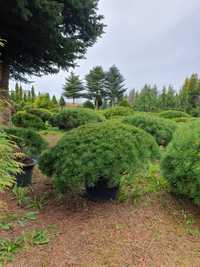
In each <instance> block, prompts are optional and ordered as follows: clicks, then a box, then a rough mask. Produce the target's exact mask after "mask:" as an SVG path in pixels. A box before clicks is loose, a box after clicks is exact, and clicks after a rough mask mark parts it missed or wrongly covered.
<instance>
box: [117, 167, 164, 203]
mask: <svg viewBox="0 0 200 267" xmlns="http://www.w3.org/2000/svg"><path fill="white" fill-rule="evenodd" d="M164 190H165V191H168V190H169V185H168V183H167V181H166V179H165V178H164V177H162V176H161V175H160V164H159V162H152V163H151V164H150V165H149V167H148V168H145V169H143V170H141V171H140V172H138V173H137V174H136V175H134V176H127V177H124V181H123V182H122V183H121V186H120V191H119V195H118V199H119V201H122V202H123V201H127V200H133V201H134V202H135V201H137V200H139V199H140V198H141V197H143V196H145V195H146V194H149V193H154V194H155V193H157V192H160V191H164Z"/></svg>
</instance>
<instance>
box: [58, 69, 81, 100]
mask: <svg viewBox="0 0 200 267" xmlns="http://www.w3.org/2000/svg"><path fill="white" fill-rule="evenodd" d="M63 90H64V93H63V96H64V97H66V98H71V99H72V100H73V104H74V103H75V100H76V99H78V98H81V97H82V96H83V91H84V86H83V83H82V81H81V80H80V77H79V76H78V75H75V74H74V73H73V72H71V74H70V76H69V77H68V78H66V81H65V84H64V86H63Z"/></svg>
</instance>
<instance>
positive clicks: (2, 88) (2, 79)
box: [0, 63, 9, 98]
mask: <svg viewBox="0 0 200 267" xmlns="http://www.w3.org/2000/svg"><path fill="white" fill-rule="evenodd" d="M8 88H9V66H8V65H7V64H4V63H0V98H8V97H9V92H8Z"/></svg>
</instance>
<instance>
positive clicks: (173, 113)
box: [159, 110, 190, 119]
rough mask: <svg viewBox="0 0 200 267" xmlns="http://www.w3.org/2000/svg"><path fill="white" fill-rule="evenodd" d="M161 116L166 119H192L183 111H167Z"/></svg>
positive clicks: (160, 114)
mask: <svg viewBox="0 0 200 267" xmlns="http://www.w3.org/2000/svg"><path fill="white" fill-rule="evenodd" d="M159 116H160V117H162V118H165V119H173V118H179V117H182V118H183V117H190V115H189V114H188V113H186V112H183V111H178V110H166V111H163V112H161V113H159Z"/></svg>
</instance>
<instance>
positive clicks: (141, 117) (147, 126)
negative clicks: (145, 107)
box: [122, 114, 176, 146]
mask: <svg viewBox="0 0 200 267" xmlns="http://www.w3.org/2000/svg"><path fill="white" fill-rule="evenodd" d="M122 122H123V123H126V124H130V125H133V126H136V127H139V128H141V129H143V130H145V131H146V132H148V133H149V134H151V135H152V136H153V137H154V138H155V140H156V142H157V143H158V144H159V145H164V146H166V145H167V144H168V143H169V142H170V141H171V139H172V137H173V133H174V131H175V129H176V123H175V122H172V121H171V120H167V119H162V118H159V117H155V116H150V115H147V114H136V115H134V116H129V117H125V118H124V119H123V120H122Z"/></svg>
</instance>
